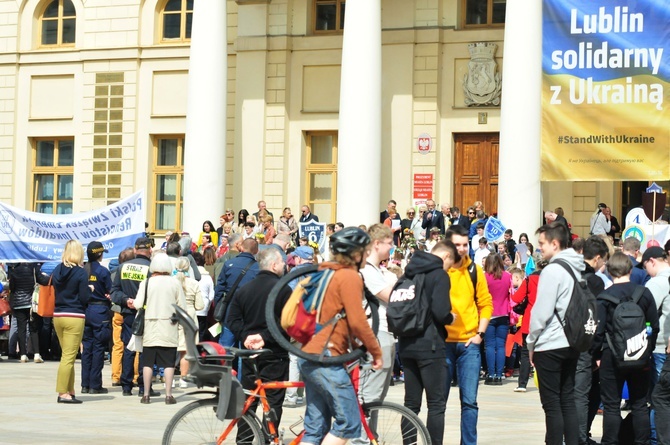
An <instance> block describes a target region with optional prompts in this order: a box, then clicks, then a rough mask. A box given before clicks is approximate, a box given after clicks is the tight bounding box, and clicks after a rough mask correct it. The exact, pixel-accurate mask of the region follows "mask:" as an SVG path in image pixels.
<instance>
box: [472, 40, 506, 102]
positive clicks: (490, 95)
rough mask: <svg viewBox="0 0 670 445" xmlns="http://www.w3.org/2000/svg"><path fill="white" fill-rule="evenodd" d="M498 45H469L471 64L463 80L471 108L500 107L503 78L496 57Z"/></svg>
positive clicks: (485, 43) (483, 43)
mask: <svg viewBox="0 0 670 445" xmlns="http://www.w3.org/2000/svg"><path fill="white" fill-rule="evenodd" d="M497 48H498V45H496V44H495V43H487V42H478V43H471V44H469V45H468V50H469V51H470V62H468V73H467V74H466V75H465V77H464V78H463V91H464V93H465V104H466V105H467V106H469V107H476V106H482V105H500V94H501V91H502V77H501V75H500V73H498V72H497V71H498V64H497V63H496V61H495V59H494V56H495V53H496V49H497Z"/></svg>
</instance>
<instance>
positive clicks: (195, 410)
mask: <svg viewBox="0 0 670 445" xmlns="http://www.w3.org/2000/svg"><path fill="white" fill-rule="evenodd" d="M216 407H217V401H216V399H203V400H197V401H195V402H192V403H189V404H188V405H186V406H185V407H183V408H182V409H180V410H179V411H178V412H177V414H175V415H174V417H172V419H170V423H168V426H167V428H166V429H165V434H163V445H180V444H184V445H186V444H188V445H195V444H202V445H204V444H216V443H218V440H219V437H221V435H222V434H223V433H224V432H225V431H226V430H228V428H229V427H230V425H231V423H233V422H235V423H234V425H233V426H232V428H230V431H229V432H228V433H227V434H226V437H225V438H223V440H222V441H221V443H223V444H247V445H263V443H264V439H263V433H262V432H261V429H260V426H259V425H258V423H257V422H256V419H255V418H254V417H252V416H251V415H250V414H245V415H244V416H242V417H240V418H237V419H234V420H231V419H225V420H224V421H223V422H222V421H220V420H219V419H217V417H216Z"/></svg>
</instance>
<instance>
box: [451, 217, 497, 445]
mask: <svg viewBox="0 0 670 445" xmlns="http://www.w3.org/2000/svg"><path fill="white" fill-rule="evenodd" d="M446 239H448V240H450V241H451V242H452V243H454V245H455V246H456V250H457V251H458V254H459V255H460V256H461V260H460V261H459V262H458V263H454V265H453V266H452V267H451V268H450V269H449V271H448V273H449V278H450V280H451V290H450V292H449V296H450V298H451V308H452V309H451V310H452V312H453V313H454V314H455V315H456V319H455V320H454V322H453V323H452V324H450V325H447V326H445V327H446V329H447V334H448V336H447V339H446V350H447V382H446V390H445V391H446V398H447V400H448V399H449V390H450V389H451V381H452V379H453V378H454V376H455V377H456V379H457V381H458V387H459V390H460V399H461V444H462V445H475V444H476V443H477V417H478V414H479V408H478V407H477V388H478V387H479V371H480V369H481V366H482V358H481V349H480V344H481V342H482V340H483V339H484V332H486V328H487V326H488V324H489V319H490V318H491V315H492V314H493V302H492V299H491V294H490V293H489V289H488V285H487V284H486V277H485V276H484V272H483V271H482V268H481V267H479V266H477V265H475V264H474V263H473V262H472V260H471V259H470V258H469V256H468V253H469V244H468V231H467V229H466V228H465V227H463V226H460V225H454V226H451V227H450V228H449V230H447V234H446ZM475 277H476V279H474V278H475ZM475 282H476V284H475Z"/></svg>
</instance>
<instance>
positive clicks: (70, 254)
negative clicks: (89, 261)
mask: <svg viewBox="0 0 670 445" xmlns="http://www.w3.org/2000/svg"><path fill="white" fill-rule="evenodd" d="M61 261H63V264H64V265H65V266H66V267H75V266H79V265H81V264H82V263H83V262H84V246H82V245H81V243H80V242H79V241H77V240H75V239H71V240H70V241H68V242H67V244H65V248H64V249H63V255H62V256H61Z"/></svg>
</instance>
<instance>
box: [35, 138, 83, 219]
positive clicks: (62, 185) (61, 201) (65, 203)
mask: <svg viewBox="0 0 670 445" xmlns="http://www.w3.org/2000/svg"><path fill="white" fill-rule="evenodd" d="M33 152H34V163H33V185H34V190H33V210H34V211H35V212H38V213H50V214H65V213H72V192H73V184H72V178H73V173H74V139H49V140H46V139H45V140H42V139H40V140H36V141H35V149H34V150H33Z"/></svg>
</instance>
